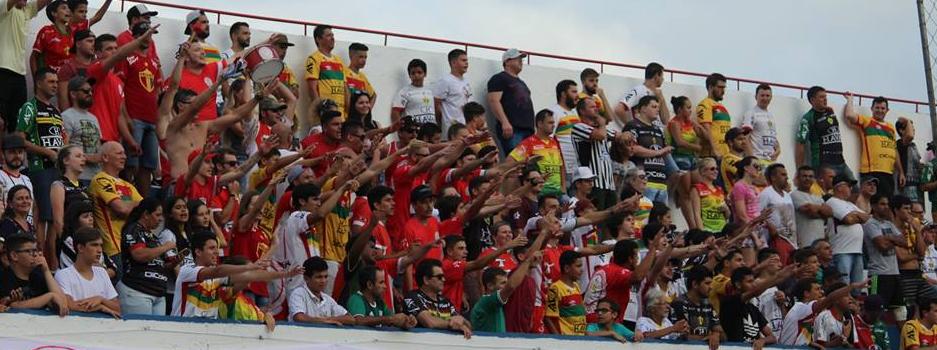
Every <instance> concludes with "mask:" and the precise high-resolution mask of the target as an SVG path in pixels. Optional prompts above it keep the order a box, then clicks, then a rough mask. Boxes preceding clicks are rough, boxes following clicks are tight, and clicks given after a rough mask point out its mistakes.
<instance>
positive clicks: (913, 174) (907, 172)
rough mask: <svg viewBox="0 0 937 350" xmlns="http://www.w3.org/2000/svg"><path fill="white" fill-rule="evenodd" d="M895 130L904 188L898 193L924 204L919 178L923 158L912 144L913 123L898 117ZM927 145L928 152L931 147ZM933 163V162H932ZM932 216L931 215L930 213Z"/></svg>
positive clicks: (920, 176) (922, 166)
mask: <svg viewBox="0 0 937 350" xmlns="http://www.w3.org/2000/svg"><path fill="white" fill-rule="evenodd" d="M895 129H896V130H897V131H898V136H899V137H900V138H899V139H898V147H897V148H898V158H899V159H900V160H901V169H903V170H904V178H905V181H904V186H902V187H899V188H898V191H899V193H901V194H902V195H904V196H906V197H908V198H910V199H911V201H912V202H918V203H924V192H923V186H922V181H921V178H922V177H923V176H922V173H923V168H924V163H923V158H922V157H921V153H920V151H919V150H918V148H917V144H915V143H914V137H915V135H914V121H912V120H911V119H908V118H905V117H900V118H898V120H897V121H895ZM931 144H933V141H932V143H928V149H927V150H928V151H932V150H933V147H931V146H930V145H931ZM932 161H933V160H932ZM932 214H933V213H932Z"/></svg>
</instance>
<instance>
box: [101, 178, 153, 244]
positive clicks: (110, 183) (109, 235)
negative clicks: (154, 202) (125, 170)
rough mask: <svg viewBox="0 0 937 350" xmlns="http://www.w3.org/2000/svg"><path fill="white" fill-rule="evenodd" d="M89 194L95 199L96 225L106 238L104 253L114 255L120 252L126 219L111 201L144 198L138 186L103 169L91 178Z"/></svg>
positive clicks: (102, 237) (139, 199)
mask: <svg viewBox="0 0 937 350" xmlns="http://www.w3.org/2000/svg"><path fill="white" fill-rule="evenodd" d="M88 195H89V196H90V197H91V200H92V201H94V227H95V228H97V229H98V230H101V239H103V240H104V254H106V255H107V256H113V255H116V254H119V253H120V242H121V240H120V237H121V235H120V231H121V230H122V229H123V228H124V223H125V219H126V218H124V217H121V216H119V215H117V214H116V213H114V211H113V210H111V206H110V203H111V201H115V200H119V201H128V202H139V201H141V200H143V197H141V196H140V193H138V192H137V189H136V187H133V185H132V184H131V183H129V182H127V181H124V180H123V179H121V178H117V177H113V176H111V175H110V174H108V173H105V172H103V171H101V172H98V173H97V175H94V178H92V179H91V184H90V185H89V186H88Z"/></svg>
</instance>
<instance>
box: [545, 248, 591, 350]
mask: <svg viewBox="0 0 937 350" xmlns="http://www.w3.org/2000/svg"><path fill="white" fill-rule="evenodd" d="M580 257H581V256H580V254H579V253H577V252H574V251H570V250H568V251H565V252H563V254H561V255H560V259H559V267H560V272H561V275H560V278H559V279H557V280H555V281H554V282H553V283H552V284H550V287H549V288H548V289H547V297H546V301H545V305H546V313H545V320H544V321H545V322H544V324H546V327H547V331H548V332H550V333H552V334H563V335H585V334H586V310H585V308H584V305H585V304H584V302H583V298H582V292H581V290H580V289H579V282H578V281H579V276H580V275H581V274H582V259H580Z"/></svg>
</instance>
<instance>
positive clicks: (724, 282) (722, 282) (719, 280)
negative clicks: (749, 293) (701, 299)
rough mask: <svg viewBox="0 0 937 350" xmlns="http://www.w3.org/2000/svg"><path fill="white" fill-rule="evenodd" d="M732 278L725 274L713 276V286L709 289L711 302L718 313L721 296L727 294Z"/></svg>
mask: <svg viewBox="0 0 937 350" xmlns="http://www.w3.org/2000/svg"><path fill="white" fill-rule="evenodd" d="M729 280H730V278H729V277H728V276H726V275H723V274H721V273H720V274H718V275H716V276H715V277H713V283H712V287H711V288H710V289H709V303H710V304H712V306H713V310H714V311H715V312H716V313H719V306H720V302H719V297H722V296H725V295H726V289H727V288H728V287H729Z"/></svg>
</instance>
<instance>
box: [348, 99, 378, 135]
mask: <svg viewBox="0 0 937 350" xmlns="http://www.w3.org/2000/svg"><path fill="white" fill-rule="evenodd" d="M348 120H357V121H359V122H361V125H364V131H371V130H374V129H379V128H380V127H381V126H380V125H379V124H378V123H377V122H376V121H374V118H372V117H371V96H368V94H367V93H365V92H360V91H359V92H356V93H355V94H354V95H352V96H351V105H349V106H348Z"/></svg>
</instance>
